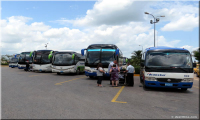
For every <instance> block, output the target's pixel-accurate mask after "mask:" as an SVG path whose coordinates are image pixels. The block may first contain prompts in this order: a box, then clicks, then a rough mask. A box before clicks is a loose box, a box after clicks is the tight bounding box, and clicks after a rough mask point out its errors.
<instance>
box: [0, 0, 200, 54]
mask: <svg viewBox="0 0 200 120" xmlns="http://www.w3.org/2000/svg"><path fill="white" fill-rule="evenodd" d="M154 3H157V2H152V1H151V2H147V3H146V2H145V4H144V2H143V1H142V2H140V1H131V0H130V1H121V0H120V1H112V2H110V0H109V1H108V0H103V1H97V2H96V4H95V5H94V7H93V9H91V10H88V11H87V15H86V16H85V17H83V18H77V19H74V20H66V19H64V18H62V19H61V20H58V21H59V22H62V24H65V23H67V24H73V25H77V26H85V28H83V30H81V29H70V28H68V27H61V28H52V27H51V26H48V25H46V24H44V23H42V22H33V23H31V24H27V22H28V21H30V20H32V18H28V17H23V16H12V17H9V18H8V19H7V20H1V34H2V46H3V47H2V53H3V54H6V53H8V54H12V53H13V51H15V52H16V53H19V52H21V51H32V50H37V49H45V47H44V46H45V44H46V43H49V44H48V49H57V50H69V49H71V50H74V51H76V52H79V53H80V50H81V49H82V48H86V47H87V46H88V45H90V44H98V43H101V44H116V45H117V46H118V47H119V48H120V49H121V50H122V52H123V54H124V56H126V57H130V56H131V52H133V51H135V50H141V49H142V47H141V46H139V45H142V46H143V50H144V49H145V48H148V47H152V46H153V44H154V38H153V37H154V31H153V29H151V27H152V25H151V24H149V23H147V22H146V21H145V22H143V20H145V19H146V20H147V17H150V16H148V15H145V14H144V12H145V11H149V12H151V11H152V13H154V14H155V15H159V14H160V15H163V14H162V13H164V15H166V17H165V18H162V19H163V21H165V22H168V21H170V22H169V24H167V25H166V26H165V27H164V28H162V29H164V30H183V29H182V28H185V30H192V29H193V28H194V27H196V24H197V22H196V19H197V17H198V16H197V14H196V13H197V12H196V13H193V12H194V11H195V10H196V8H193V6H186V7H185V6H184V5H183V8H185V9H184V10H183V9H180V8H179V9H176V8H175V7H173V6H175V5H177V4H175V5H172V6H170V7H168V8H163V7H161V6H162V4H161V5H159V3H157V4H154ZM157 5H158V7H161V8H156V9H155V8H151V7H152V6H153V7H155V6H156V7H157ZM165 6H167V3H165ZM178 6H179V5H178ZM186 8H187V9H188V8H191V9H189V10H188V12H187V11H186ZM178 10H179V12H178ZM180 16H182V17H183V18H182V19H181V17H180ZM189 18H190V20H191V19H192V21H193V22H191V24H189V25H185V24H184V23H185V21H187V20H189ZM148 20H149V18H148ZM175 23H176V24H175ZM172 25H174V26H173V27H172ZM90 26H92V27H90ZM180 41H181V40H172V41H168V40H166V38H165V37H164V36H158V37H157V38H156V43H158V45H159V46H170V47H174V46H178V43H179V42H180ZM190 49H191V48H190ZM9 50H13V51H9Z"/></svg>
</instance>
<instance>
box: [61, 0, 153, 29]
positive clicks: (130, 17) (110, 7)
mask: <svg viewBox="0 0 200 120" xmlns="http://www.w3.org/2000/svg"><path fill="white" fill-rule="evenodd" d="M153 3H154V2H152V1H151V2H147V1H146V2H145V4H144V2H141V1H134V0H125V1H122V0H100V1H97V2H96V3H95V4H94V7H93V9H91V10H87V13H86V14H87V15H86V16H85V17H83V18H77V19H75V20H67V19H61V20H57V22H60V23H62V24H68V23H72V24H73V25H75V26H99V25H120V24H124V23H128V22H131V21H136V22H141V21H143V20H144V18H143V16H144V15H143V14H144V11H145V10H146V9H148V6H149V5H150V4H153ZM141 8H142V9H141Z"/></svg>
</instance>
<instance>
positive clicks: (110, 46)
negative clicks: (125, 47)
mask: <svg viewBox="0 0 200 120" xmlns="http://www.w3.org/2000/svg"><path fill="white" fill-rule="evenodd" d="M96 48H113V49H117V48H118V47H117V46H116V45H114V44H91V45H89V46H88V49H96Z"/></svg>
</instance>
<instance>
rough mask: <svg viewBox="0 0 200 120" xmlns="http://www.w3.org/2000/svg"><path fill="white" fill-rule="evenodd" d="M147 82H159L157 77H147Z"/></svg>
mask: <svg viewBox="0 0 200 120" xmlns="http://www.w3.org/2000/svg"><path fill="white" fill-rule="evenodd" d="M145 80H147V81H157V79H156V78H155V77H145Z"/></svg>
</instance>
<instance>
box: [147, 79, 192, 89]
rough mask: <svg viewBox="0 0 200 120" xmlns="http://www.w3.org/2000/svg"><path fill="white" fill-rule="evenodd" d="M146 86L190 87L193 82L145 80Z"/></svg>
mask: <svg viewBox="0 0 200 120" xmlns="http://www.w3.org/2000/svg"><path fill="white" fill-rule="evenodd" d="M145 85H146V87H163V88H164V87H165V88H192V85H193V82H179V83H166V82H158V81H146V80H145Z"/></svg>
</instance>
